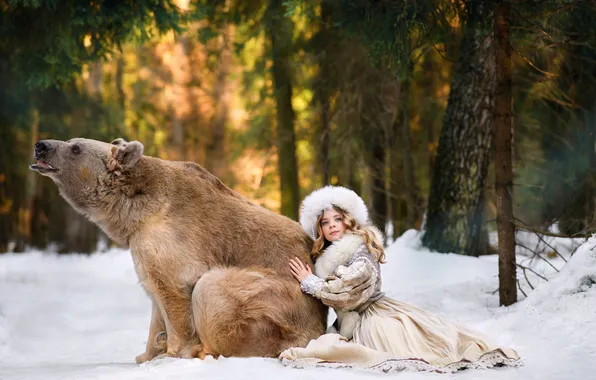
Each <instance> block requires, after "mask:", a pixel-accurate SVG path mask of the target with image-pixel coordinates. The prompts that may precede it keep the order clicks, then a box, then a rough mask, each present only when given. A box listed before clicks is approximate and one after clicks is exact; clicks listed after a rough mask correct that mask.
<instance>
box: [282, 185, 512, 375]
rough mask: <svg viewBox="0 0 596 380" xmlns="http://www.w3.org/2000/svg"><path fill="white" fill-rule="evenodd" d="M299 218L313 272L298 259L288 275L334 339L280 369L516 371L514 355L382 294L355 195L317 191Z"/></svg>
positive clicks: (288, 358) (293, 354) (298, 353)
mask: <svg viewBox="0 0 596 380" xmlns="http://www.w3.org/2000/svg"><path fill="white" fill-rule="evenodd" d="M300 213H301V215H300V223H301V224H302V227H303V228H304V229H305V230H306V231H307V232H308V233H309V234H310V235H311V236H312V237H313V239H315V243H314V247H313V250H312V256H313V259H314V260H315V273H314V274H313V273H311V271H310V268H309V267H308V266H305V265H304V264H303V263H302V262H300V261H299V260H298V259H295V260H292V261H291V262H290V270H291V272H292V274H293V275H294V276H295V277H296V279H297V280H298V281H300V286H301V289H302V290H303V291H304V292H306V293H308V294H310V295H312V296H314V297H316V298H319V299H320V300H321V301H322V302H323V303H324V304H326V305H328V306H330V307H332V308H333V309H334V310H335V311H336V313H337V315H338V322H339V334H336V333H334V332H336V331H337V330H334V329H333V328H330V330H329V331H328V332H329V333H328V334H325V335H323V336H321V337H320V338H319V339H317V340H313V341H311V342H310V343H309V345H308V346H307V347H305V348H300V347H294V348H290V349H288V350H286V351H284V352H282V354H281V355H280V358H281V359H282V362H283V363H284V364H286V365H289V366H294V367H300V368H301V367H305V366H311V365H314V366H324V367H338V366H339V367H361V368H368V369H373V370H378V371H382V372H388V371H400V370H404V369H415V370H423V371H437V372H453V371H456V370H459V369H463V368H487V367H492V366H495V365H510V366H519V365H521V364H522V363H521V360H520V357H519V355H518V354H517V353H516V352H515V351H514V350H512V349H508V348H502V347H498V346H496V345H494V344H492V343H490V342H489V341H488V340H487V339H486V338H485V337H483V336H482V335H481V334H480V333H478V332H476V331H473V330H471V329H468V328H466V327H464V326H461V325H459V324H457V323H454V322H451V321H448V320H446V319H444V318H442V317H440V316H438V315H435V314H432V313H430V312H427V311H424V310H421V309H418V308H416V307H414V306H411V305H408V304H405V303H402V302H399V301H396V300H393V299H391V298H389V297H387V296H385V295H384V294H383V292H382V291H381V277H380V267H379V264H380V263H383V262H384V258H385V254H384V250H383V245H382V241H383V238H382V235H381V232H380V231H379V230H378V229H376V228H375V227H374V226H372V225H371V223H370V222H369V218H368V210H367V208H366V205H365V204H364V201H363V200H362V199H361V198H360V197H359V196H358V195H357V194H356V193H354V192H353V191H351V190H349V189H346V188H343V187H337V186H327V187H324V188H322V189H319V190H317V191H315V192H313V193H312V194H311V195H309V196H308V197H306V198H305V199H304V201H303V202H302V206H301V210H300ZM349 339H351V340H350V341H349V342H348V340H349Z"/></svg>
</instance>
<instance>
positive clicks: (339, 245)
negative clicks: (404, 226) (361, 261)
mask: <svg viewBox="0 0 596 380" xmlns="http://www.w3.org/2000/svg"><path fill="white" fill-rule="evenodd" d="M366 229H367V230H370V231H371V232H373V234H375V235H376V237H377V239H378V240H379V242H380V243H381V244H382V243H383V234H382V233H381V231H379V230H378V229H377V228H376V227H374V226H368V227H366ZM362 244H364V238H363V237H362V236H359V235H354V234H352V233H349V232H348V233H346V234H344V236H342V238H341V239H339V240H337V241H334V242H333V243H331V245H330V246H329V247H327V249H325V250H324V251H323V253H322V254H321V256H319V258H318V259H317V261H316V263H315V274H316V275H317V277H320V278H323V279H325V278H326V277H327V276H330V275H332V274H333V273H335V270H336V269H337V267H338V266H340V265H345V264H346V263H347V262H348V261H349V260H350V259H351V258H352V256H354V254H355V253H356V250H357V249H358V247H360V245H362Z"/></svg>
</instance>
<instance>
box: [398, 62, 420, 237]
mask: <svg viewBox="0 0 596 380" xmlns="http://www.w3.org/2000/svg"><path fill="white" fill-rule="evenodd" d="M412 64H413V63H412V62H409V63H408V68H407V71H406V75H404V79H403V81H402V83H401V96H400V99H401V102H400V104H401V117H400V120H399V125H398V128H399V134H398V136H399V138H400V140H401V142H402V147H403V169H404V170H403V182H402V183H403V186H404V187H405V189H406V195H407V199H408V203H409V205H410V207H409V210H408V218H407V228H413V227H416V226H420V222H421V219H422V202H423V200H422V198H421V197H420V189H419V188H418V184H417V183H416V175H415V173H414V158H413V157H412V154H413V152H412V135H411V131H410V90H411V88H410V84H411V82H410V78H411V76H412V71H413V67H412Z"/></svg>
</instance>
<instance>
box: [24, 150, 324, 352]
mask: <svg viewBox="0 0 596 380" xmlns="http://www.w3.org/2000/svg"><path fill="white" fill-rule="evenodd" d="M35 160H36V163H35V164H33V165H31V169H33V170H35V171H37V172H39V173H40V174H42V175H44V176H48V177H50V178H51V179H52V180H53V181H54V182H55V183H56V185H57V186H58V188H59V190H60V194H61V195H62V197H63V198H65V199H66V200H67V201H68V202H69V203H70V204H71V205H72V206H73V207H74V208H75V209H76V210H77V211H79V212H80V213H82V214H84V215H86V216H87V217H88V218H89V219H90V220H91V221H92V222H94V223H95V224H97V225H98V226H99V227H101V229H103V231H105V232H106V234H108V236H109V237H110V238H111V239H113V240H115V241H116V242H118V243H119V244H122V245H124V246H128V247H130V251H131V253H132V258H133V262H134V265H135V269H136V272H137V275H138V277H139V280H140V283H141V285H142V286H143V288H144V289H145V290H146V292H147V294H148V295H149V297H150V298H151V300H152V302H153V310H152V316H151V325H150V327H149V337H148V339H147V347H146V351H145V352H144V353H143V354H141V355H139V356H137V362H138V363H141V362H144V361H147V360H151V359H153V358H154V357H156V356H157V355H159V354H161V353H163V350H165V354H166V355H168V356H175V357H187V358H188V357H196V356H198V357H204V355H206V354H212V355H224V356H243V357H247V356H264V357H276V356H278V355H279V353H281V351H283V350H285V349H286V348H289V347H293V346H305V345H306V344H307V343H308V341H309V340H310V339H313V338H317V337H318V336H319V335H321V334H322V333H323V332H324V331H325V325H326V318H327V308H326V307H325V306H323V305H322V303H320V302H319V301H317V300H315V299H314V298H313V297H310V296H308V295H304V294H303V293H302V292H301V291H300V287H299V285H298V282H297V281H296V280H295V279H294V278H293V277H292V275H291V273H290V271H289V267H288V261H289V260H290V258H293V257H298V258H300V259H302V260H303V261H306V262H308V263H309V265H311V266H312V263H311V262H310V258H309V256H310V255H309V253H310V249H311V247H312V244H313V241H312V239H311V238H310V237H309V236H308V235H307V234H306V233H305V232H304V231H303V230H302V228H301V227H300V225H299V224H298V223H296V222H294V221H292V220H291V219H289V218H287V217H284V216H281V215H279V214H276V213H274V212H272V211H270V210H267V209H265V208H264V207H261V206H259V205H256V204H254V203H252V202H250V201H249V200H248V199H247V198H245V197H243V196H242V195H240V194H239V193H237V192H235V191H233V190H232V189H230V188H229V187H227V186H226V185H224V184H223V183H222V182H221V181H220V180H219V179H218V178H217V177H215V176H214V175H212V174H211V173H209V172H208V171H207V170H205V169H204V168H202V167H201V166H200V165H198V164H196V163H192V162H179V161H167V160H161V159H158V158H154V157H149V156H144V155H143V145H142V144H141V143H140V142H138V141H132V142H126V141H124V140H123V139H118V140H115V141H113V142H112V143H111V144H108V143H105V142H101V141H96V140H90V139H83V138H75V139H71V140H69V141H58V140H42V141H39V142H37V143H36V144H35ZM163 331H165V332H166V334H165V336H166V337H167V340H166V342H165V343H166V344H165V347H166V348H163V346H164V345H163V344H162V345H161V346H160V345H158V344H156V342H157V341H158V337H161V336H163V335H162V334H160V333H162V332H163ZM160 347H161V348H160Z"/></svg>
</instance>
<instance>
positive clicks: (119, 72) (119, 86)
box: [113, 53, 126, 138]
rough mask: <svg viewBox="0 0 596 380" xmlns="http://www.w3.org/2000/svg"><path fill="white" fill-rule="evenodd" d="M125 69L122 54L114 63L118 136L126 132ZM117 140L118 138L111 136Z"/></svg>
mask: <svg viewBox="0 0 596 380" xmlns="http://www.w3.org/2000/svg"><path fill="white" fill-rule="evenodd" d="M125 68H126V61H125V60H124V53H120V54H119V56H118V60H117V62H116V77H115V82H116V93H117V96H118V107H119V110H118V111H119V112H120V125H118V126H117V130H116V131H117V132H118V134H119V135H120V134H121V133H122V132H124V131H125V130H126V95H125V94H124V79H123V78H124V70H125ZM113 137H114V138H117V137H118V136H113Z"/></svg>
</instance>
